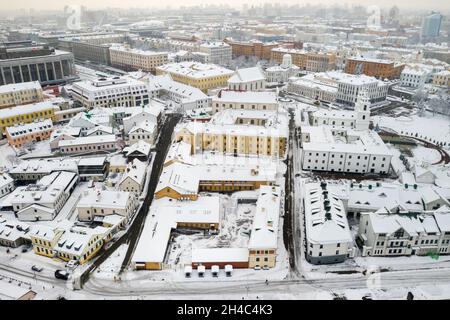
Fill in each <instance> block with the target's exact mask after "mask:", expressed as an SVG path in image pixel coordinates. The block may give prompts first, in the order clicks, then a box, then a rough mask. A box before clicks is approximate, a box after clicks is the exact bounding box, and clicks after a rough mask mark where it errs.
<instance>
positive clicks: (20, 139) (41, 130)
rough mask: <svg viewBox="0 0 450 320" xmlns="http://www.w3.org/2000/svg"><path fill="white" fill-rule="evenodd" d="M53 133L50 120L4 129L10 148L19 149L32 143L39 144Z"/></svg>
mask: <svg viewBox="0 0 450 320" xmlns="http://www.w3.org/2000/svg"><path fill="white" fill-rule="evenodd" d="M52 132H53V123H52V120H51V119H46V120H43V121H39V122H31V123H26V124H22V125H19V124H16V125H15V126H14V127H7V128H6V139H7V140H8V143H9V144H10V145H11V146H14V147H16V148H21V147H23V146H25V145H27V144H31V143H33V142H39V141H43V140H47V139H49V138H50V136H51V134H52Z"/></svg>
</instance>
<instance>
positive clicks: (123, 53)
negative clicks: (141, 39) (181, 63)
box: [109, 45, 169, 72]
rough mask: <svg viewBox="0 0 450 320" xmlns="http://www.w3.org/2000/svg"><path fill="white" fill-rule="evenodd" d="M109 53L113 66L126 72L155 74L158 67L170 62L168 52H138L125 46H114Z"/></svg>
mask: <svg viewBox="0 0 450 320" xmlns="http://www.w3.org/2000/svg"><path fill="white" fill-rule="evenodd" d="M109 52H110V56H111V65H112V66H114V67H118V68H121V69H124V70H139V69H140V70H143V71H146V72H154V71H155V68H156V67H158V66H161V65H163V64H166V63H167V62H169V61H168V58H167V52H155V51H145V50H138V49H132V48H130V47H129V46H124V45H113V46H112V47H110V48H109Z"/></svg>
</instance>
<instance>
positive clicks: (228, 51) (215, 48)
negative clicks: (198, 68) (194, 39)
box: [199, 41, 232, 66]
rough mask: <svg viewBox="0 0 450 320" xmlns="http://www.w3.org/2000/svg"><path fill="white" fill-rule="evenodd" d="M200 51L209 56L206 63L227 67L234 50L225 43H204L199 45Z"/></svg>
mask: <svg viewBox="0 0 450 320" xmlns="http://www.w3.org/2000/svg"><path fill="white" fill-rule="evenodd" d="M199 51H200V52H201V53H204V54H206V55H207V58H206V61H205V62H206V63H214V64H218V65H222V66H226V65H228V64H230V62H231V58H232V48H231V46H230V45H228V44H227V43H225V42H209V41H208V42H204V43H202V44H200V45H199Z"/></svg>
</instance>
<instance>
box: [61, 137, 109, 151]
mask: <svg viewBox="0 0 450 320" xmlns="http://www.w3.org/2000/svg"><path fill="white" fill-rule="evenodd" d="M116 142H117V139H116V136H115V135H113V134H109V135H104V136H90V137H77V138H75V139H69V140H61V141H59V142H58V148H59V152H60V153H62V154H76V153H80V154H81V153H102V152H111V151H115V150H116V149H117V146H116Z"/></svg>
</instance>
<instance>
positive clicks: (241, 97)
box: [212, 90, 278, 114]
mask: <svg viewBox="0 0 450 320" xmlns="http://www.w3.org/2000/svg"><path fill="white" fill-rule="evenodd" d="M226 109H245V110H277V109H278V101H277V94H276V93H275V92H272V91H257V92H249V91H243V92H240V91H229V90H221V91H220V92H219V93H218V95H217V96H214V97H213V98H212V112H213V114H214V113H217V112H220V111H223V110H226Z"/></svg>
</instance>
